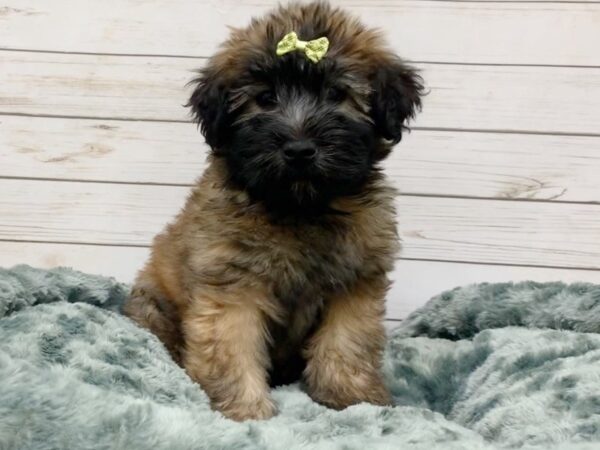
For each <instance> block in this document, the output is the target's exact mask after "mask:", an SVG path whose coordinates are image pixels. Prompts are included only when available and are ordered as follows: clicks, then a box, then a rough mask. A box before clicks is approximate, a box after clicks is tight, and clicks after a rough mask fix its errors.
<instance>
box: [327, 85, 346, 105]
mask: <svg viewBox="0 0 600 450" xmlns="http://www.w3.org/2000/svg"><path fill="white" fill-rule="evenodd" d="M345 99H346V91H345V90H344V89H342V88H341V87H338V86H332V87H330V88H329V90H328V91H327V100H329V101H330V102H334V103H339V102H342V101H344V100H345Z"/></svg>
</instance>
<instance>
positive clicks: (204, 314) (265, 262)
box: [125, 4, 399, 420]
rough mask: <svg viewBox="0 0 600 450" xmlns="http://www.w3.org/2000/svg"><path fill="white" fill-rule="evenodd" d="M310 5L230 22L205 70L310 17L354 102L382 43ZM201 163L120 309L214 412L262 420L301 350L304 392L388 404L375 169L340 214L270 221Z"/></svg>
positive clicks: (386, 262) (383, 252)
mask: <svg viewBox="0 0 600 450" xmlns="http://www.w3.org/2000/svg"><path fill="white" fill-rule="evenodd" d="M319 8H321V10H320V9H319ZM322 8H325V6H324V5H322V4H317V5H308V6H297V5H296V6H292V7H291V8H290V9H288V10H286V11H284V10H280V11H279V12H276V13H274V14H273V15H271V16H267V18H266V19H263V20H255V21H253V23H252V25H251V26H250V27H248V28H247V29H243V30H235V31H234V32H233V35H232V38H231V39H230V40H229V41H228V42H227V43H226V44H225V45H224V47H223V48H222V50H221V51H220V52H219V53H218V54H217V55H216V56H215V57H214V58H213V59H211V62H210V65H211V66H210V67H211V70H213V71H214V73H215V76H222V77H235V76H236V74H237V73H238V72H239V71H241V70H244V68H243V66H242V64H243V61H246V60H247V58H248V57H251V54H252V52H253V51H254V50H253V48H256V46H259V48H260V46H264V45H266V44H265V42H267V41H268V42H271V41H272V40H273V39H274V37H275V36H282V35H283V34H285V33H287V32H289V31H290V30H292V29H294V27H295V25H296V23H297V22H301V21H303V20H306V17H313V18H314V20H328V21H330V22H331V23H330V24H329V25H328V26H329V29H330V30H331V34H330V35H329V36H328V37H329V38H330V41H331V42H332V46H331V50H330V51H331V52H332V54H337V55H338V56H340V57H343V58H345V59H346V60H347V61H355V63H356V65H357V67H359V69H357V70H358V72H359V73H360V72H361V71H362V72H364V76H365V79H364V80H362V81H361V80H357V81H356V83H357V85H356V88H355V89H354V90H353V92H352V94H351V95H353V96H356V97H357V98H359V99H361V101H363V102H364V101H366V96H367V94H368V88H367V87H366V85H365V84H364V83H367V81H368V80H367V79H368V76H369V75H368V74H369V70H370V66H372V65H375V64H377V61H378V60H379V59H382V58H386V57H387V55H388V53H387V52H386V51H385V50H384V49H383V48H382V47H381V43H380V42H379V38H378V35H377V33H375V32H372V31H369V30H366V29H364V28H363V27H362V26H361V25H360V24H358V23H357V22H356V21H354V20H353V19H350V18H348V17H347V16H346V15H345V14H343V13H342V12H340V11H334V12H331V11H330V12H327V14H323V10H322ZM327 11H329V10H327ZM269 45H270V44H269ZM361 83H362V84H361ZM209 163H210V164H209V167H208V169H207V170H206V172H205V173H204V175H203V176H202V178H201V179H200V180H199V181H198V183H197V185H196V186H195V187H194V189H193V191H192V193H191V194H190V196H189V198H188V200H187V203H186V205H185V207H184V208H183V210H182V212H181V213H180V214H179V215H178V216H177V218H176V219H175V221H174V222H173V223H172V224H170V225H169V226H167V228H166V230H165V231H164V232H163V233H161V234H160V235H158V236H157V237H156V239H155V241H154V244H153V247H152V255H151V258H150V260H149V262H148V263H147V265H146V267H145V268H144V269H143V270H142V271H141V272H140V274H139V276H138V278H137V280H136V283H135V287H134V289H133V290H132V295H131V298H130V299H129V301H128V302H127V304H126V306H125V312H126V314H128V315H129V316H130V317H131V318H133V319H134V320H136V321H137V322H138V323H139V324H140V325H142V326H144V327H146V328H148V329H149V330H151V331H152V332H154V333H155V334H156V335H157V336H158V337H159V338H160V339H161V340H162V341H163V342H164V344H165V346H166V347H167V349H168V350H169V351H170V352H171V354H172V355H173V357H174V359H175V360H176V361H178V362H179V363H181V364H182V365H183V367H184V368H185V369H186V371H187V373H188V374H189V376H190V377H191V378H192V379H194V380H195V381H196V382H198V383H199V384H200V385H201V386H202V388H203V389H204V390H205V391H206V393H207V394H208V396H209V397H210V399H211V402H212V405H213V407H214V408H216V409H218V410H220V411H221V412H223V414H225V415H226V416H227V417H230V418H233V419H236V420H244V419H264V418H268V417H271V416H272V415H273V414H274V413H275V407H274V404H273V402H272V401H271V399H270V396H269V379H270V381H271V383H276V382H286V380H292V379H294V377H296V376H298V375H300V373H296V372H295V371H296V370H297V371H302V369H303V366H302V365H301V364H299V365H296V363H297V362H298V361H300V360H302V359H303V358H305V359H306V367H305V369H304V373H303V376H304V379H305V381H306V384H307V386H308V392H309V394H310V395H311V396H312V397H313V398H314V399H315V400H317V401H319V402H321V403H323V404H325V405H328V406H331V407H334V408H344V407H346V406H348V405H351V404H354V403H358V402H361V401H367V402H371V403H375V404H388V403H389V402H390V397H389V394H388V392H387V391H386V388H385V387H384V385H383V383H382V379H381V375H380V366H381V354H382V348H383V344H384V336H385V333H384V329H383V325H382V321H383V318H384V311H385V306H384V298H385V293H386V289H387V287H388V284H389V283H388V280H387V276H386V274H387V273H388V272H389V271H390V270H391V269H392V266H393V261H394V257H395V254H396V252H397V250H398V248H399V245H398V238H397V233H396V225H395V219H394V215H395V214H394V209H393V198H394V195H395V191H394V190H393V189H392V188H390V187H389V186H388V185H387V184H386V182H385V180H384V178H383V176H382V175H380V174H378V173H377V172H376V173H374V175H373V176H372V177H371V179H370V180H369V181H368V183H367V185H366V186H365V188H364V190H363V192H362V193H361V194H358V195H354V196H351V197H346V198H340V199H338V200H335V201H334V204H332V205H331V206H332V207H333V208H335V209H336V210H338V211H341V212H343V214H331V215H323V217H316V218H314V220H312V221H304V222H296V221H293V220H290V221H286V220H273V218H272V217H270V216H269V215H268V214H267V213H266V211H265V210H264V207H263V206H261V204H260V203H257V202H251V201H250V200H249V198H248V196H247V194H246V193H245V192H244V191H242V190H239V189H237V188H234V187H232V186H231V185H230V184H228V183H227V182H226V180H227V178H228V177H227V168H226V166H225V164H224V162H223V161H222V160H221V159H220V158H219V157H212V158H211V159H210V161H209Z"/></svg>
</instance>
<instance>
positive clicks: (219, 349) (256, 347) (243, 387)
mask: <svg viewBox="0 0 600 450" xmlns="http://www.w3.org/2000/svg"><path fill="white" fill-rule="evenodd" d="M253 294H256V293H252V292H248V291H246V292H244V293H243V294H242V293H238V294H234V295H232V294H231V293H223V292H222V293H220V294H217V293H214V294H211V293H210V292H209V293H202V294H201V295H199V296H198V297H196V298H194V300H193V304H192V305H191V306H190V308H189V310H188V311H187V312H186V314H185V317H184V319H183V321H182V326H183V332H184V339H185V350H184V354H183V365H184V367H185V370H186V371H187V373H188V375H189V376H190V377H191V378H192V379H193V380H194V381H196V382H197V383H199V384H200V385H201V386H202V388H203V389H204V390H205V391H206V393H207V394H208V396H209V397H210V400H211V404H212V406H213V408H215V409H217V410H219V411H221V412H222V413H223V414H224V415H225V416H227V417H229V418H231V419H234V420H247V419H268V418H270V417H272V416H273V415H274V414H275V412H276V409H275V405H274V404H273V401H272V400H271V397H270V394H269V386H268V383H267V369H268V366H269V357H268V352H267V344H268V342H267V341H268V332H267V327H266V318H265V313H264V312H263V311H262V310H261V308H260V306H259V303H258V301H259V300H260V299H256V297H254V296H253Z"/></svg>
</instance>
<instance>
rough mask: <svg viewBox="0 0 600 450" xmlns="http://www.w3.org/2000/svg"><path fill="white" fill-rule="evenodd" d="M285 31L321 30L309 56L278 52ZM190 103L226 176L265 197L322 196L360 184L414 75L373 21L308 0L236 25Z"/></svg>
mask: <svg viewBox="0 0 600 450" xmlns="http://www.w3.org/2000/svg"><path fill="white" fill-rule="evenodd" d="M289 31H296V32H297V33H298V35H299V37H300V38H301V39H304V40H309V39H315V38H319V37H321V36H326V37H328V39H329V40H330V49H329V51H328V53H327V55H326V56H325V58H323V59H322V60H321V61H319V62H318V63H313V62H312V61H310V60H309V59H308V58H307V57H306V55H305V54H304V53H303V52H300V51H295V52H291V53H288V54H286V55H283V56H277V55H276V54H275V49H276V46H277V42H278V41H279V40H280V39H281V38H282V37H283V36H284V35H285V34H286V33H288V32H289ZM195 82H196V83H197V85H196V89H195V91H194V93H193V94H192V97H191V99H190V106H191V107H192V110H193V112H194V114H195V116H196V118H197V120H198V121H199V123H200V125H201V127H202V131H203V133H204V135H205V137H206V140H207V142H208V144H209V145H210V146H211V148H212V150H213V153H214V155H215V156H216V157H222V158H225V160H226V162H227V165H228V168H229V174H230V177H231V181H232V182H234V183H235V184H236V185H238V186H239V187H241V188H243V189H245V190H246V191H248V192H249V194H250V195H251V196H252V197H254V198H256V199H259V200H264V201H266V202H267V203H269V204H271V205H278V206H280V207H283V206H287V207H290V206H294V205H300V206H303V207H306V206H308V205H318V204H326V203H327V202H328V201H330V200H331V199H332V198H335V197H336V196H343V195H351V194H354V193H357V192H360V189H361V187H362V186H363V185H364V184H365V182H366V180H368V179H369V176H370V175H371V174H372V173H373V171H375V170H376V167H377V166H376V164H377V162H378V161H380V160H381V159H383V158H384V157H385V156H387V154H388V153H389V150H390V148H391V146H392V145H393V144H395V143H397V142H398V141H400V138H401V136H402V131H403V129H404V128H405V123H406V121H407V120H408V119H409V118H410V117H412V116H413V115H414V113H415V111H416V109H418V108H419V106H420V100H419V96H420V93H421V89H422V86H421V82H420V78H419V77H418V76H417V75H416V74H415V73H414V71H413V70H412V69H411V68H409V67H407V66H405V65H404V64H403V63H402V62H401V61H400V60H399V59H398V58H397V57H396V56H394V55H393V54H391V53H389V52H387V51H386V50H384V49H383V47H382V45H381V43H380V42H379V38H378V36H377V34H376V33H374V32H373V31H370V30H367V29H365V28H363V27H362V26H361V25H360V24H358V23H357V22H355V21H354V20H353V19H352V18H349V17H348V16H347V15H346V14H345V13H343V12H342V11H339V10H337V9H332V8H331V7H329V6H328V5H326V4H323V3H317V4H311V5H304V6H299V5H296V6H290V7H288V8H285V9H279V10H278V11H277V12H275V13H272V14H271V15H270V16H268V17H266V18H265V19H262V20H258V21H256V20H255V21H254V22H253V23H252V25H251V26H250V27H249V28H247V29H244V30H237V31H235V32H234V33H233V35H232V37H231V39H230V40H229V41H228V42H226V43H225V45H224V48H223V49H222V50H221V51H220V52H219V53H217V55H215V56H214V57H213V58H212V59H211V60H210V62H209V64H208V65H207V66H206V68H204V69H203V70H202V71H201V76H200V77H199V78H198V79H197V80H195Z"/></svg>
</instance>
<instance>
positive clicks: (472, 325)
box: [0, 266, 600, 450]
mask: <svg viewBox="0 0 600 450" xmlns="http://www.w3.org/2000/svg"><path fill="white" fill-rule="evenodd" d="M126 294H127V286H125V285H122V284H119V283H117V282H115V281H114V280H111V279H107V278H102V277H98V276H92V275H85V274H82V273H79V272H75V271H72V270H69V269H56V270H50V271H44V270H38V269H32V268H30V267H27V266H19V267H16V268H14V269H11V270H0V449H2V450H6V449H19V450H24V449H78V450H85V449H94V450H97V449H126V450H135V449H154V450H159V449H169V450H171V449H172V450H186V449H204V448H206V449H246V448H248V449H263V448H264V449H267V448H269V449H286V450H290V449H342V448H344V449H354V448H357V449H375V448H385V449H399V448H411V449H412V448H414V449H420V448H423V449H428V450H430V449H436V448H440V449H469V450H472V449H492V448H502V447H521V448H540V449H551V448H561V449H584V448H585V449H587V448H590V449H592V448H595V449H597V448H600V335H598V334H597V333H598V332H600V286H595V285H590V284H574V285H564V284H561V283H548V284H536V283H520V284H481V285H473V286H469V287H465V288H457V289H455V290H452V291H448V292H445V293H443V294H441V295H440V296H438V297H435V298H434V299H432V300H431V301H430V302H429V303H428V304H427V305H426V306H425V307H423V308H421V309H420V310H419V311H417V312H415V313H414V314H412V315H411V316H410V317H409V318H408V319H407V320H405V321H404V322H403V323H402V324H401V325H400V327H399V328H398V329H396V330H395V331H393V332H391V333H390V337H389V343H388V348H387V351H386V356H385V372H386V377H387V382H388V383H389V386H390V389H391V390H392V392H393V395H394V399H395V403H396V406H394V407H376V406H371V405H367V404H361V405H356V406H352V407H350V408H347V409H345V410H343V411H339V412H338V411H333V410H330V409H327V408H325V407H323V406H321V405H318V404H316V403H314V402H312V401H311V400H310V399H309V397H308V396H307V395H306V394H305V393H303V392H302V390H301V388H300V387H299V386H297V385H292V386H287V387H282V388H278V389H277V390H276V391H275V393H274V398H275V401H276V402H277V404H278V407H279V410H280V413H279V415H278V416H277V417H275V418H273V419H271V420H268V421H264V422H245V423H236V422H232V421H230V420H227V419H225V418H223V417H222V416H221V415H220V414H219V413H216V412H213V411H211V410H210V408H209V405H208V402H207V397H206V395H205V394H204V393H203V392H202V390H201V389H200V388H199V386H198V385H196V384H194V383H193V382H192V381H191V380H190V379H189V378H188V377H187V376H186V375H185V373H184V371H183V370H182V369H180V368H179V367H178V366H177V365H175V364H174V363H173V362H172V361H171V360H170V358H169V356H168V354H167V352H166V351H165V349H164V348H163V347H162V345H161V344H160V343H159V341H158V340H157V339H156V338H155V337H154V336H152V335H151V334H149V333H148V332H146V331H144V330H142V329H140V328H138V327H137V326H136V325H134V324H133V323H132V322H131V321H129V320H128V319H127V318H125V317H123V316H121V315H120V314H119V312H118V311H119V307H120V305H121V304H122V302H123V299H124V297H125V296H126Z"/></svg>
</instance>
